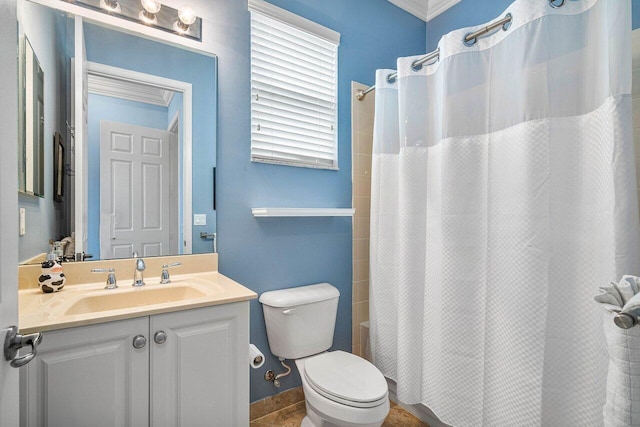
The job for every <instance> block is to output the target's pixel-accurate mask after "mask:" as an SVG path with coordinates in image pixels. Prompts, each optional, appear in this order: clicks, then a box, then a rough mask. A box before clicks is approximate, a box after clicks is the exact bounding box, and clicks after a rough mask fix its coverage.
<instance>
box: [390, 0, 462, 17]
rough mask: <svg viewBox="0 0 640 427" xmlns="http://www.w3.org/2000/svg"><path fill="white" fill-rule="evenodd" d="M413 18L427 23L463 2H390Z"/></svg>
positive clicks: (422, 0)
mask: <svg viewBox="0 0 640 427" xmlns="http://www.w3.org/2000/svg"><path fill="white" fill-rule="evenodd" d="M388 1H389V2H391V3H393V4H394V5H396V6H398V7H399V8H401V9H404V10H406V11H407V12H409V13H410V14H412V15H413V16H415V17H417V18H420V19H422V20H423V21H425V22H427V21H430V20H432V19H433V18H435V17H436V16H438V15H440V14H441V13H442V12H444V11H446V10H447V9H449V8H451V7H453V6H454V5H456V4H458V3H460V1H461V0H388Z"/></svg>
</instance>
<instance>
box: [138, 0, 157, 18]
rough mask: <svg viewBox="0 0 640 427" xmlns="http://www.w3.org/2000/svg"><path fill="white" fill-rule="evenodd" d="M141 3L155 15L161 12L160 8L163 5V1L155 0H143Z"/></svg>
mask: <svg viewBox="0 0 640 427" xmlns="http://www.w3.org/2000/svg"><path fill="white" fill-rule="evenodd" d="M141 3H142V7H143V8H144V10H146V11H147V12H149V13H150V14H152V15H155V14H156V13H158V12H160V8H161V7H162V3H160V2H159V1H154V0H142V1H141Z"/></svg>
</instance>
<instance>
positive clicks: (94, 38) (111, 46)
mask: <svg viewBox="0 0 640 427" xmlns="http://www.w3.org/2000/svg"><path fill="white" fill-rule="evenodd" d="M84 36H85V42H86V45H87V60H89V61H92V62H98V63H101V64H106V65H112V66H114V67H120V68H126V69H130V70H134V71H139V72H143V73H147V74H154V75H157V76H161V77H165V78H169V79H173V80H180V81H183V82H188V83H191V84H192V85H193V86H192V89H193V139H192V141H193V144H192V150H193V174H192V182H193V196H194V197H193V213H200V214H206V215H207V227H193V253H205V252H211V251H212V246H211V241H209V240H203V239H201V238H200V231H205V230H206V231H209V232H212V231H214V228H215V224H216V212H215V211H214V210H213V189H212V187H213V184H212V182H213V167H214V166H215V165H216V120H214V118H215V117H216V115H217V99H216V92H217V79H216V66H217V65H216V62H217V60H216V58H214V57H210V56H205V55H200V54H196V53H193V52H190V51H188V50H184V49H177V48H174V47H171V46H168V45H165V44H162V43H158V42H154V41H151V40H147V39H143V38H140V37H134V36H131V35H128V34H125V33H120V32H116V31H112V30H108V29H106V28H104V27H99V26H95V25H91V24H85V31H84Z"/></svg>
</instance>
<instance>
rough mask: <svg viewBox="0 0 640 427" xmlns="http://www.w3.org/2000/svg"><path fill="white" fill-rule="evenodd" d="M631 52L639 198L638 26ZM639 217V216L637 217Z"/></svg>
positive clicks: (639, 104)
mask: <svg viewBox="0 0 640 427" xmlns="http://www.w3.org/2000/svg"><path fill="white" fill-rule="evenodd" d="M631 52H632V58H633V67H632V69H633V76H632V78H633V88H632V90H631V98H632V102H633V141H634V148H635V156H636V183H637V184H636V185H637V190H638V199H639V200H640V28H639V29H637V30H635V31H634V32H633V33H632V37H631ZM639 218H640V217H639Z"/></svg>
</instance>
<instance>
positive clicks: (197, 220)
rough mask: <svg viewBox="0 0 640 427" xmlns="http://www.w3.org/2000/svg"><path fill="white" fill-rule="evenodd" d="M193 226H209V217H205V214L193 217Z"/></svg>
mask: <svg viewBox="0 0 640 427" xmlns="http://www.w3.org/2000/svg"><path fill="white" fill-rule="evenodd" d="M193 225H207V215H205V214H194V215H193Z"/></svg>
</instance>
